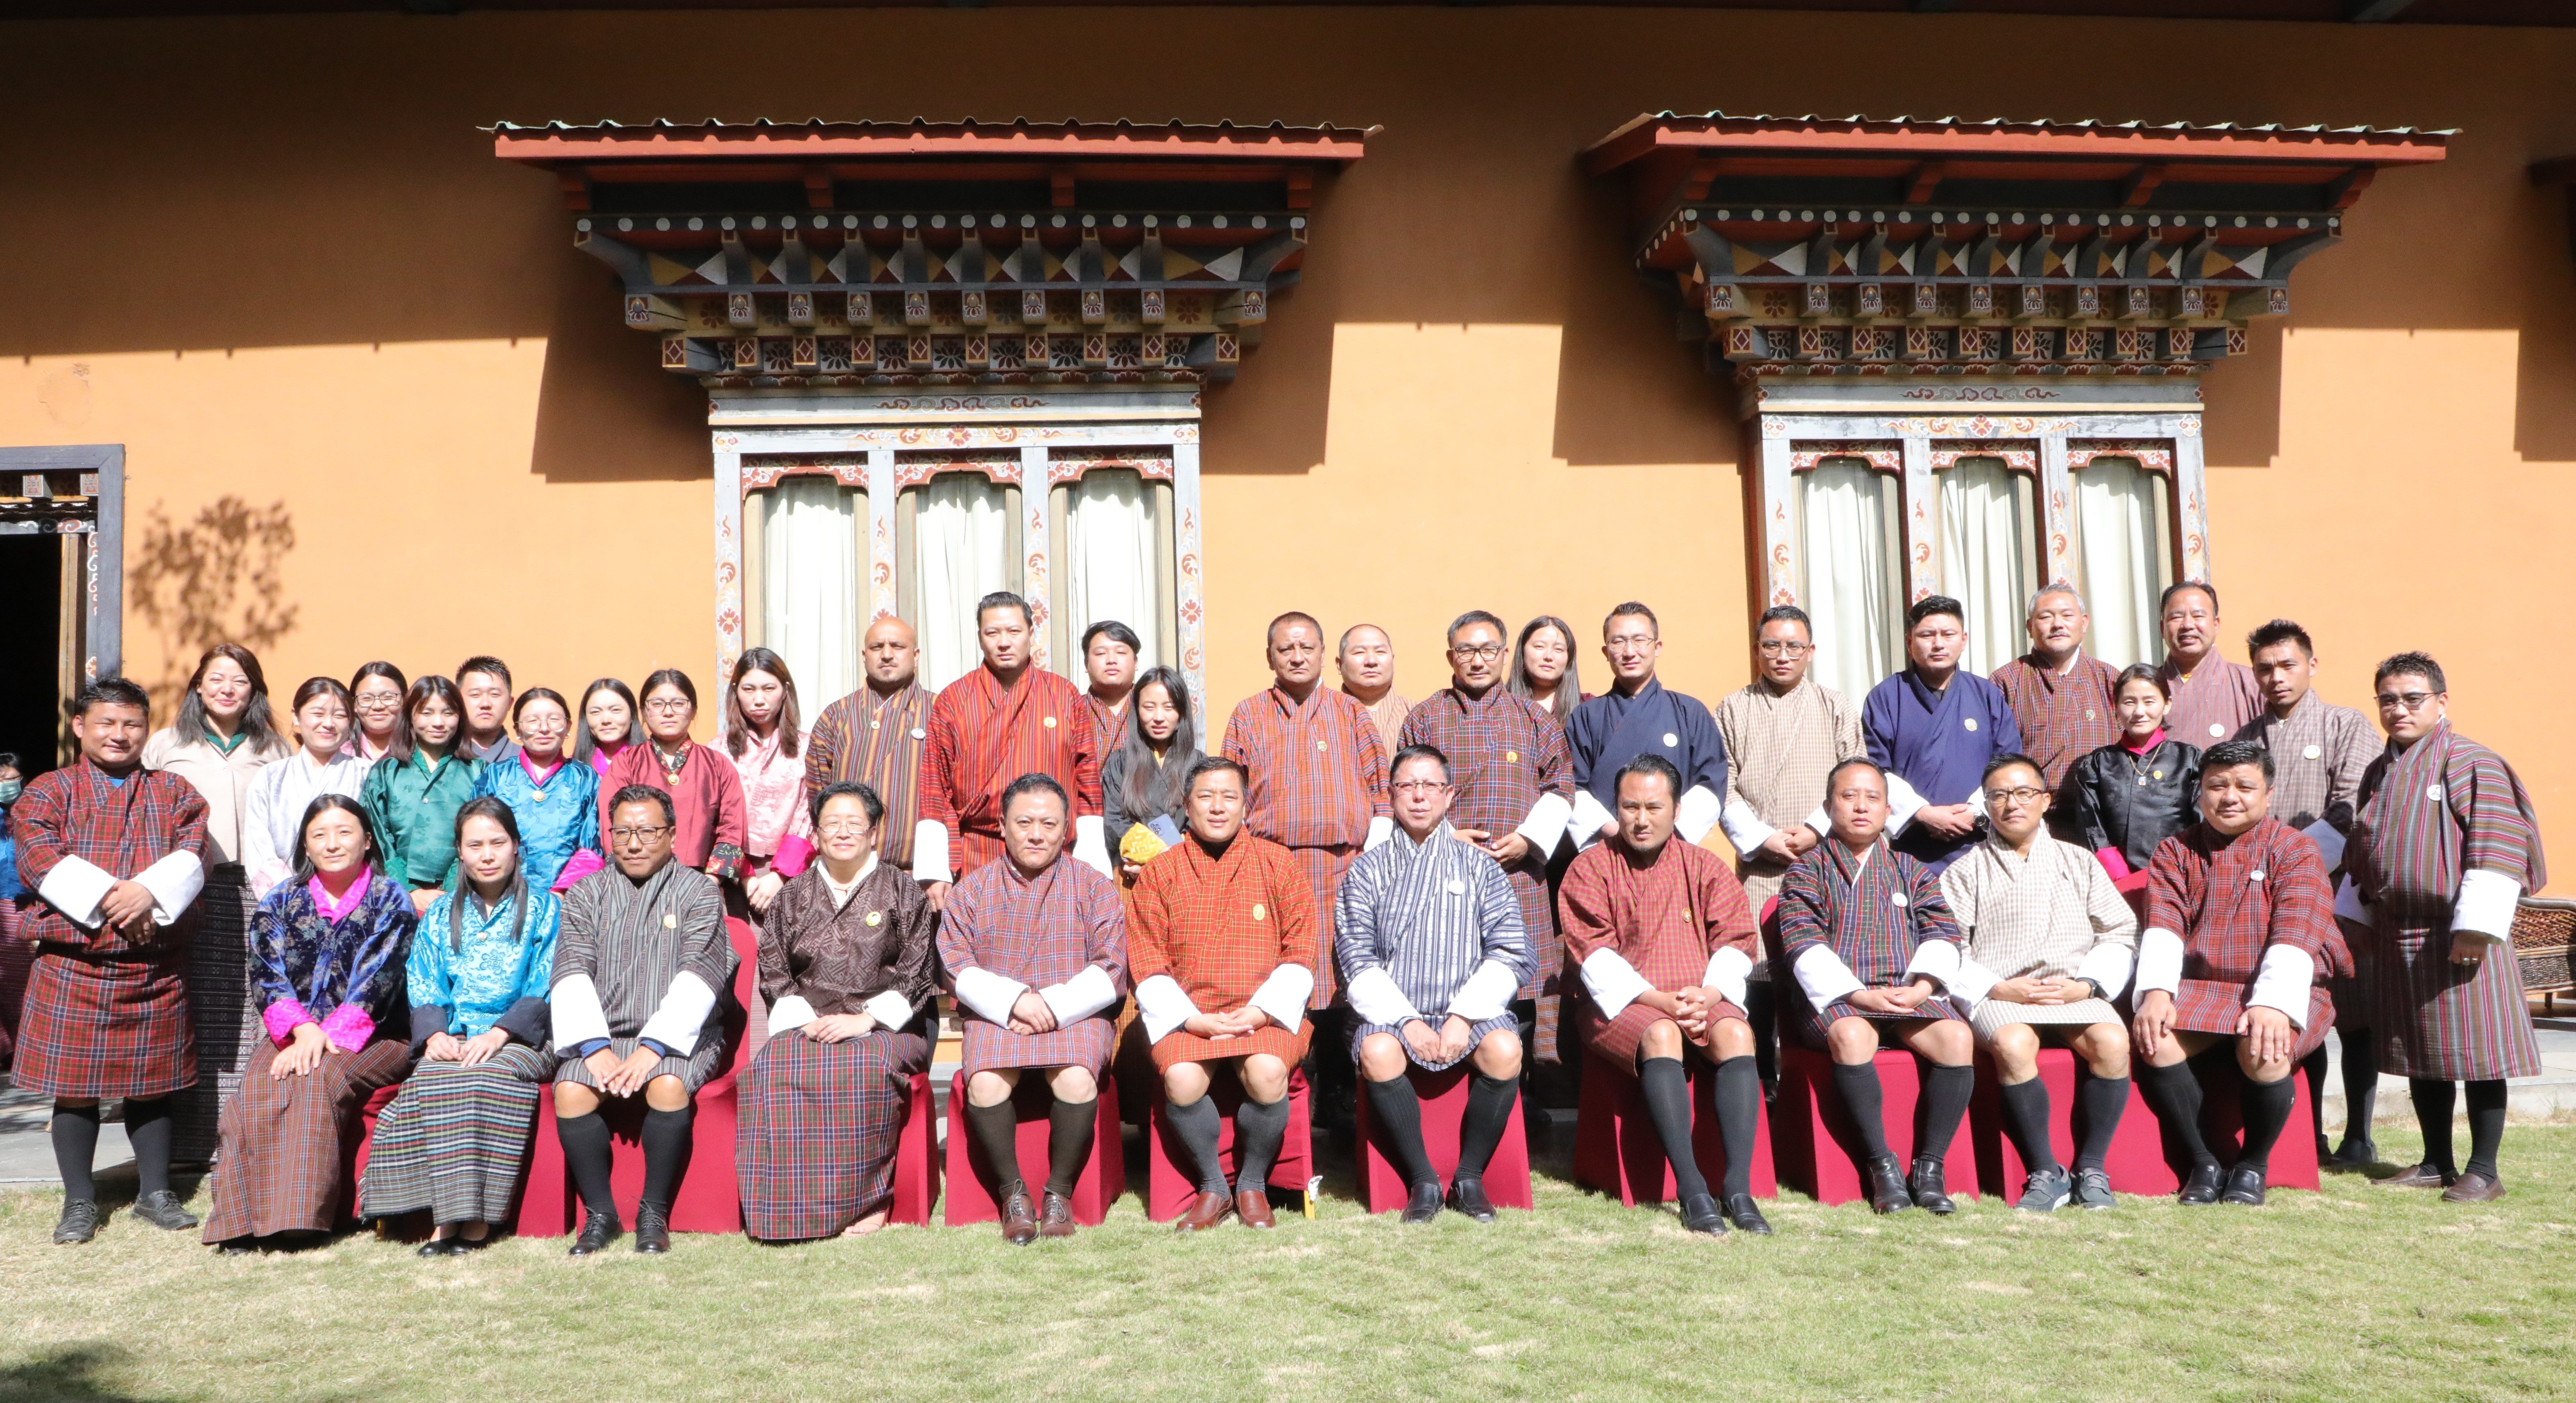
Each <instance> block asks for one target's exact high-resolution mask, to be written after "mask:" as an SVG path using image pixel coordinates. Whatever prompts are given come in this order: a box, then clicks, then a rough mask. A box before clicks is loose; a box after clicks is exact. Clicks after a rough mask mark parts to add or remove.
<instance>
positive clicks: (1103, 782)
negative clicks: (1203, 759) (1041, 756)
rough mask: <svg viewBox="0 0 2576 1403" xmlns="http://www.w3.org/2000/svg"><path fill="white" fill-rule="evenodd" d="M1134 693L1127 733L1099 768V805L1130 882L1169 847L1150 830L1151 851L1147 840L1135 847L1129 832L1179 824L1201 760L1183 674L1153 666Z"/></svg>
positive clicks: (1121, 866) (1121, 864) (1136, 843)
mask: <svg viewBox="0 0 2576 1403" xmlns="http://www.w3.org/2000/svg"><path fill="white" fill-rule="evenodd" d="M1130 695H1131V696H1132V697H1133V698H1134V699H1133V700H1132V701H1131V702H1129V703H1128V707H1127V713H1128V714H1127V724H1126V726H1125V727H1124V728H1122V729H1123V731H1124V735H1123V737H1122V738H1121V740H1120V741H1119V745H1118V748H1117V749H1116V750H1113V751H1111V752H1109V755H1108V757H1107V758H1106V759H1104V760H1103V761H1102V762H1101V765H1100V804H1101V810H1102V817H1103V824H1102V826H1103V827H1104V828H1105V829H1106V830H1107V831H1108V836H1109V846H1110V848H1111V849H1112V850H1113V851H1115V852H1116V853H1117V854H1118V861H1119V864H1120V871H1121V872H1122V873H1123V874H1124V875H1125V877H1126V879H1127V880H1128V881H1130V882H1132V881H1134V880H1136V877H1137V876H1138V874H1139V873H1141V872H1143V870H1144V864H1145V863H1146V862H1147V861H1149V860H1150V859H1151V858H1152V857H1153V856H1154V855H1155V853H1158V852H1160V851H1161V850H1162V848H1163V847H1164V846H1166V840H1164V839H1163V838H1161V837H1160V836H1159V835H1156V834H1154V833H1153V830H1152V829H1150V828H1146V829H1145V833H1146V835H1147V837H1148V838H1151V839H1152V840H1153V841H1152V843H1151V845H1150V847H1149V846H1148V844H1147V841H1146V838H1138V839H1136V840H1135V844H1134V846H1133V847H1132V848H1131V847H1130V845H1129V839H1128V834H1129V833H1130V832H1131V831H1132V830H1135V829H1138V828H1142V827H1144V826H1145V825H1147V824H1150V823H1152V822H1153V821H1154V820H1155V819H1158V818H1164V819H1170V820H1172V822H1173V823H1174V824H1175V825H1177V824H1178V823H1179V822H1180V816H1181V801H1182V799H1184V798H1185V797H1187V795H1188V792H1189V777H1190V766H1192V765H1195V764H1197V763H1198V762H1199V759H1200V756H1199V734H1198V721H1197V718H1196V717H1195V716H1194V715H1193V714H1192V712H1191V708H1190V684H1189V683H1188V682H1186V681H1184V680H1183V679H1182V677H1181V675H1180V673H1178V672H1175V671H1174V670H1172V669H1171V668H1168V667H1149V668H1147V669H1145V672H1144V675H1142V676H1140V677H1138V678H1137V679H1136V689H1135V691H1134V692H1133V693H1131V694H1130ZM1139 854H1141V856H1140V855H1139Z"/></svg>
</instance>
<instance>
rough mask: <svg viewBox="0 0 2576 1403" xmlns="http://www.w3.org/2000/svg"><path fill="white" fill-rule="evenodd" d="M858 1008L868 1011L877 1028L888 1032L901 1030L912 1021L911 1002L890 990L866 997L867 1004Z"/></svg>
mask: <svg viewBox="0 0 2576 1403" xmlns="http://www.w3.org/2000/svg"><path fill="white" fill-rule="evenodd" d="M860 1007H862V1008H865V1009H866V1010H867V1011H868V1016H869V1017H870V1018H873V1019H875V1020H876V1021H877V1026H878V1027H880V1028H884V1029H886V1030H888V1031H892V1030H894V1029H897V1028H901V1027H902V1026H903V1025H905V1024H907V1023H910V1022H911V1021H912V1000H910V999H907V998H905V997H904V996H903V995H901V994H898V993H896V992H895V991H893V990H892V989H888V990H886V991H885V992H883V993H880V994H870V995H868V998H867V1002H866V1003H864V1004H862V1005H860Z"/></svg>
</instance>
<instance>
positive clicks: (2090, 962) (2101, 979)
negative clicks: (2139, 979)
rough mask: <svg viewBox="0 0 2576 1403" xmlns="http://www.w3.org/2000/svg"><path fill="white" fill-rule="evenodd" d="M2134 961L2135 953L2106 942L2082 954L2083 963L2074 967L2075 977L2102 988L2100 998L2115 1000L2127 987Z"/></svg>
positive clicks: (2126, 947)
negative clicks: (2130, 968)
mask: <svg viewBox="0 0 2576 1403" xmlns="http://www.w3.org/2000/svg"><path fill="white" fill-rule="evenodd" d="M2136 961H2137V952H2136V951H2134V950H2131V949H2130V948H2129V947H2128V946H2126V945H2116V944H2113V943H2112V942H2110V941H2107V940H2106V941H2104V942H2102V943H2101V944H2099V945H2096V946H2094V947H2093V948H2092V949H2090V950H2087V951H2085V952H2084V963H2082V964H2080V965H2077V966H2076V967H2075V977H2076V978H2078V979H2090V980H2092V981H2093V982H2094V983H2096V984H2099V985H2101V986H2102V997H2104V998H2106V999H2116V998H2118V997H2120V994H2121V991H2123V990H2125V989H2127V988H2128V987H2129V966H2130V965H2132V964H2134V963H2135V962H2136Z"/></svg>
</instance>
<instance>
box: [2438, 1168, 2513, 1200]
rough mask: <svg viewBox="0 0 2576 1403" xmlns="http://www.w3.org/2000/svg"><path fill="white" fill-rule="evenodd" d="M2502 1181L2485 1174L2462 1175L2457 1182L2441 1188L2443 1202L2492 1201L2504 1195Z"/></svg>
mask: <svg viewBox="0 0 2576 1403" xmlns="http://www.w3.org/2000/svg"><path fill="white" fill-rule="evenodd" d="M2504 1193H2505V1189H2504V1183H2503V1181H2501V1180H2497V1179H2489V1178H2487V1177H2486V1176H2485V1175H2482V1174H2481V1175H2462V1176H2461V1177H2460V1180H2459V1182H2458V1183H2455V1184H2453V1185H2451V1187H2449V1188H2447V1189H2444V1190H2442V1201H2443V1202H2444V1203H2493V1202H2495V1201H2496V1200H2497V1199H2500V1198H2502V1197H2504Z"/></svg>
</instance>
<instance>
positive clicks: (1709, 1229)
mask: <svg viewBox="0 0 2576 1403" xmlns="http://www.w3.org/2000/svg"><path fill="white" fill-rule="evenodd" d="M1682 1226H1683V1227H1684V1228H1686V1229H1688V1230H1689V1231H1691V1232H1696V1233H1706V1234H1708V1235H1709V1236H1710V1237H1722V1236H1724V1235H1725V1233H1726V1215H1725V1214H1723V1213H1720V1212H1718V1211H1717V1199H1716V1197H1715V1196H1713V1195H1710V1194H1692V1195H1691V1196H1690V1197H1688V1198H1686V1199H1683V1200H1682Z"/></svg>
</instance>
